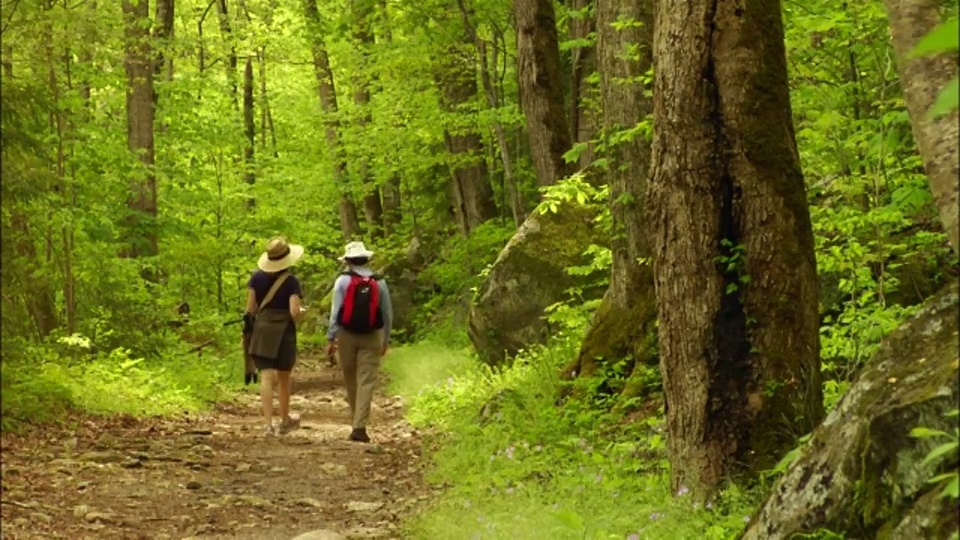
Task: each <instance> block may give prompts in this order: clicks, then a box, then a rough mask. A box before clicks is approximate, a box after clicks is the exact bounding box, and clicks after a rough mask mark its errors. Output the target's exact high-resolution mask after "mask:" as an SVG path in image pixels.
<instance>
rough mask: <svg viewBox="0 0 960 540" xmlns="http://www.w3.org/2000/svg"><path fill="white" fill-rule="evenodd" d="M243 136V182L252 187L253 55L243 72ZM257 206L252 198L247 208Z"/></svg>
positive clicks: (253, 171) (253, 177)
mask: <svg viewBox="0 0 960 540" xmlns="http://www.w3.org/2000/svg"><path fill="white" fill-rule="evenodd" d="M243 134H244V136H245V137H246V139H247V144H246V146H245V147H244V148H243V161H244V163H243V166H244V173H243V180H244V182H246V183H247V184H249V185H251V186H252V185H253V184H254V183H256V181H257V174H256V170H255V168H256V163H255V161H254V148H255V147H256V145H257V133H256V124H255V122H254V110H253V56H251V55H247V63H246V66H245V67H244V70H243ZM255 205H256V199H255V198H253V197H250V198H249V199H248V200H247V206H248V207H249V208H253V207H254V206H255Z"/></svg>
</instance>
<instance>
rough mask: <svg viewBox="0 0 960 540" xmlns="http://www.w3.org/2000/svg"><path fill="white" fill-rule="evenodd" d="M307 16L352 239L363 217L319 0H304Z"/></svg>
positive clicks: (343, 222)
mask: <svg viewBox="0 0 960 540" xmlns="http://www.w3.org/2000/svg"><path fill="white" fill-rule="evenodd" d="M303 11H304V17H305V18H306V21H307V34H308V35H309V39H310V50H311V53H312V55H313V73H314V75H315V76H316V79H317V94H318V95H319V96H320V106H321V108H322V109H323V114H324V116H325V117H326V118H325V119H324V124H325V129H324V133H325V135H326V139H327V150H328V151H329V152H330V154H331V156H333V181H334V182H335V183H336V184H337V186H338V187H339V189H340V202H339V216H340V231H341V232H342V233H343V238H344V240H348V241H349V240H352V239H354V238H357V237H358V236H359V235H360V232H361V231H360V221H359V219H358V218H357V206H356V204H354V202H353V198H352V197H351V196H350V193H349V191H348V190H347V186H346V182H347V173H346V171H347V164H346V162H345V161H344V157H343V149H342V148H340V121H339V120H338V119H337V112H338V107H337V91H336V87H335V86H334V82H333V71H332V70H331V69H330V57H329V56H328V55H327V50H326V47H325V46H324V41H323V35H322V31H323V30H322V28H321V25H320V12H319V11H318V10H317V0H303Z"/></svg>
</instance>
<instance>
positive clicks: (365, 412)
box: [337, 329, 383, 429]
mask: <svg viewBox="0 0 960 540" xmlns="http://www.w3.org/2000/svg"><path fill="white" fill-rule="evenodd" d="M337 349H338V350H339V352H340V366H341V367H342V368H343V380H344V384H345V386H346V387H347V401H348V402H350V415H351V416H352V417H353V418H352V420H351V421H352V423H353V429H364V428H366V427H367V420H369V419H370V403H371V402H372V401H373V390H374V387H375V386H376V385H377V374H378V373H379V372H380V360H381V357H380V352H381V351H382V350H383V330H377V331H376V332H373V333H370V334H354V333H351V332H348V331H346V330H343V329H340V330H339V331H338V332H337Z"/></svg>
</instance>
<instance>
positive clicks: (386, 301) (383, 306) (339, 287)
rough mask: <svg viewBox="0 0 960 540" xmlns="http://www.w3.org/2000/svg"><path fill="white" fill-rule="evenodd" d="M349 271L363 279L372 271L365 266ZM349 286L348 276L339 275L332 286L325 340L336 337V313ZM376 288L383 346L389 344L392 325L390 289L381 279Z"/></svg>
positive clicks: (337, 327) (351, 268)
mask: <svg viewBox="0 0 960 540" xmlns="http://www.w3.org/2000/svg"><path fill="white" fill-rule="evenodd" d="M350 270H351V271H352V272H354V273H356V274H359V275H361V276H364V277H368V276H372V275H373V274H374V272H373V270H371V269H370V268H369V267H366V266H352V267H350ZM348 285H350V276H347V275H341V276H339V277H338V278H337V281H336V282H335V283H334V284H333V303H332V304H331V305H330V327H329V328H328V329H327V339H328V340H332V339H334V338H336V337H337V330H339V329H340V325H338V324H337V313H339V312H340V308H341V306H343V298H344V297H345V296H346V295H347V286H348ZM377 287H379V289H380V312H381V313H382V314H383V346H384V347H386V346H387V345H388V344H389V343H390V327H391V325H392V324H393V305H392V304H391V303H390V289H389V288H387V282H386V281H384V280H383V279H378V280H377Z"/></svg>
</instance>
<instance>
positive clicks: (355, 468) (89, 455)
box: [0, 356, 429, 540]
mask: <svg viewBox="0 0 960 540" xmlns="http://www.w3.org/2000/svg"><path fill="white" fill-rule="evenodd" d="M385 361H386V362H389V361H390V357H389V356H388V357H387V358H386V359H385ZM342 383H343V377H342V375H341V374H340V372H339V370H338V369H336V368H331V367H327V366H326V365H325V363H324V364H323V365H321V363H320V362H319V361H317V360H316V359H309V358H308V359H305V360H304V361H303V362H302V363H301V364H300V365H299V366H298V370H297V371H295V372H294V383H293V384H294V387H293V396H292V397H291V410H292V412H294V413H300V414H301V427H300V429H299V430H297V431H294V432H291V433H289V434H286V435H283V436H276V437H266V436H264V435H262V434H261V431H262V421H261V419H260V417H259V413H258V409H259V405H258V404H259V395H258V394H257V393H256V391H255V390H251V391H248V392H244V393H242V394H241V396H240V397H239V398H238V399H237V400H236V401H235V402H230V403H222V404H219V405H217V406H216V407H215V408H213V409H212V410H211V411H209V412H207V413H204V414H192V415H187V414H184V415H183V416H182V417H181V418H175V419H170V418H163V419H160V418H149V419H133V418H112V419H104V418H85V419H81V420H79V421H77V422H75V423H74V424H75V425H74V426H73V427H72V428H49V429H46V430H35V431H32V432H28V433H24V434H20V435H6V434H5V435H4V436H3V439H2V451H3V454H2V498H0V501H2V512H3V521H2V523H3V532H2V533H0V538H2V539H5V540H19V539H24V540H25V539H32V538H71V539H84V538H91V539H92V538H97V539H108V538H117V539H185V538H204V539H219V538H245V539H263V540H272V539H277V540H280V539H283V540H289V539H292V538H294V537H296V536H298V535H300V534H303V533H307V532H311V531H318V532H317V533H316V534H315V535H313V536H314V537H315V538H318V539H319V538H336V536H333V535H325V534H322V533H320V532H319V531H320V530H329V531H334V532H336V533H338V534H340V535H342V536H343V537H345V538H348V539H352V538H378V539H389V538H399V537H400V532H399V529H398V526H399V519H400V517H401V516H402V515H404V514H405V513H407V512H409V511H411V510H412V509H413V508H414V507H415V506H416V505H417V504H418V503H419V502H420V501H423V500H425V499H426V498H428V494H429V489H428V488H426V487H424V484H423V482H422V480H421V471H420V459H419V458H420V442H419V437H418V435H417V433H416V432H415V430H414V429H413V428H411V427H410V426H409V424H407V423H406V422H405V421H404V418H403V410H402V404H401V403H400V401H399V398H391V397H388V396H386V395H385V394H384V392H383V390H382V388H383V387H384V385H383V384H382V383H381V385H380V386H381V391H380V392H378V395H377V397H376V399H375V400H374V407H373V412H372V415H371V425H370V428H369V431H370V436H371V438H372V439H373V441H372V443H371V444H360V443H355V442H349V441H347V435H348V434H349V432H350V425H349V419H348V416H349V407H348V405H347V402H346V392H345V390H344V388H343V384H342ZM251 388H252V387H251Z"/></svg>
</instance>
